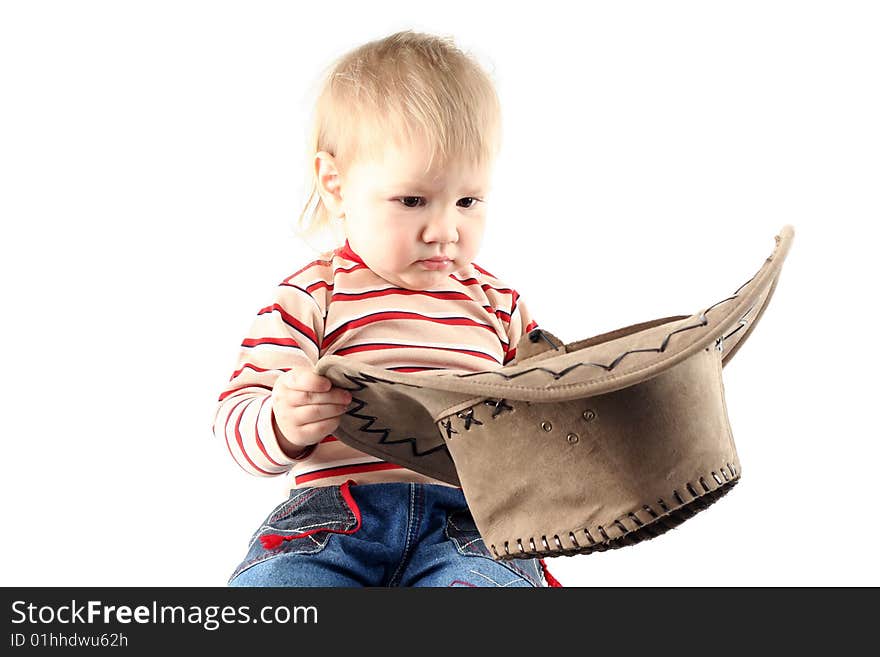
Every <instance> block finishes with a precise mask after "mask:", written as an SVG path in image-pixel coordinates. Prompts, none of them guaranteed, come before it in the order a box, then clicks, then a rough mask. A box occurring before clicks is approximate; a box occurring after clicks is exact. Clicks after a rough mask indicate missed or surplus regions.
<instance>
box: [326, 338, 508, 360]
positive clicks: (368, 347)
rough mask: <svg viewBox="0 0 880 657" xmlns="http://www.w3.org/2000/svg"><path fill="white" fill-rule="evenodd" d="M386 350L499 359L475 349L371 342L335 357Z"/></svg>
mask: <svg viewBox="0 0 880 657" xmlns="http://www.w3.org/2000/svg"><path fill="white" fill-rule="evenodd" d="M385 349H418V350H420V351H424V350H427V349H433V350H435V351H451V352H453V353H456V354H463V355H465V356H474V357H476V358H484V359H486V360H490V361H492V362H493V363H497V362H498V359H497V358H494V357H493V356H490V355H489V354H486V353H483V352H482V351H475V350H473V349H454V348H452V347H435V346H430V345H422V344H413V345H410V344H391V343H388V342H370V343H366V344H361V345H354V346H352V347H344V348H343V349H340V350H338V351H334V352H333V355H334V356H347V355H348V354H356V353H361V352H364V351H382V350H385Z"/></svg>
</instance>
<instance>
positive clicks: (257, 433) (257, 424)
mask: <svg viewBox="0 0 880 657" xmlns="http://www.w3.org/2000/svg"><path fill="white" fill-rule="evenodd" d="M269 399H271V397H266V398H265V399H264V400H263V401H262V403H261V404H260V409H259V410H258V411H257V419H256V420H254V435H255V436H256V438H257V446H258V447H259V448H260V451H261V452H263V456H265V457H266V458H267V459H268V460H269V462H271V463H272V465H277V466H278V467H279V468H284V467H287V466H285V465H284V464H283V463H279V462H278V461H276V460H275V459H273V458H272V457H271V456H269V452H267V451H266V447H265V445H263V440H262V438H260V413H262V412H263V406H265V405H266V402H267V401H269Z"/></svg>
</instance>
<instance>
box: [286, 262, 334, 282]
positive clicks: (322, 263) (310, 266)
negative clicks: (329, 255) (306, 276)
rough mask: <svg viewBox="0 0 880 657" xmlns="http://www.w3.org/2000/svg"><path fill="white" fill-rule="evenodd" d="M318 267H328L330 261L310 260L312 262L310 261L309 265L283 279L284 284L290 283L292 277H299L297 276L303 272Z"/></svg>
mask: <svg viewBox="0 0 880 657" xmlns="http://www.w3.org/2000/svg"><path fill="white" fill-rule="evenodd" d="M318 265H324V266H325V267H326V266H329V265H330V260H312V261H311V262H310V263H309V264H307V265H306V266H305V267H303V268H302V269H300V270H299V271H295V272H293V273H292V274H291V275H290V276H288V277H287V278H285V279H284V282H285V283H289V282H290V281H291V279H293V278H294V277H296V276H299V275H300V274H302V273H303V272H304V271H308V270H309V269H311V268H312V267H317V266H318Z"/></svg>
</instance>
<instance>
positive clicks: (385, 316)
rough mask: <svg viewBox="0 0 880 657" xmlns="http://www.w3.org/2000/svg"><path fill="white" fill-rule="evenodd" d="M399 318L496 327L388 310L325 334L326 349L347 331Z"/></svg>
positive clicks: (452, 318)
mask: <svg viewBox="0 0 880 657" xmlns="http://www.w3.org/2000/svg"><path fill="white" fill-rule="evenodd" d="M399 320H419V321H423V322H433V323H434V324H443V325H445V326H476V327H478V328H482V329H486V330H487V331H490V332H492V333H495V329H494V328H492V327H491V326H489V325H488V324H481V323H480V322H477V321H475V320H473V319H470V318H469V317H426V316H425V315H421V314H419V313H413V312H406V311H402V310H400V311H396V310H395V311H387V312H378V313H373V314H371V315H367V316H366V317H359V318H358V319H353V320H351V321H350V322H346V323H345V324H343V325H342V326H340V327H339V328H337V329H336V330H335V331H333V332H332V333H330V334H328V335H325V336H324V343H323V344H324V349H327V348H328V347H329V346H330V345H331V344H333V342H334V341H335V340H336V339H337V338H338V337H339V336H341V335H342V334H343V333H345V332H346V331H351V330H353V329H356V328H358V327H361V326H369V325H370V324H375V323H377V322H381V321H399Z"/></svg>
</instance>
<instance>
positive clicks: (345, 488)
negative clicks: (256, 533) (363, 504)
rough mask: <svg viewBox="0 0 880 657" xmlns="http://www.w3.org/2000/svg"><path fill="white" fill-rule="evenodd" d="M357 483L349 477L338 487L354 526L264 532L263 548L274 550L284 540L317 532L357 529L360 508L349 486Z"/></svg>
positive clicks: (352, 531) (353, 531)
mask: <svg viewBox="0 0 880 657" xmlns="http://www.w3.org/2000/svg"><path fill="white" fill-rule="evenodd" d="M355 485H357V484H356V483H355V482H354V480H352V479H349V480H348V481H346V482H345V483H344V484H342V485H341V486H340V487H339V492H340V493H342V498H343V499H344V500H345V503H346V504H348V508H349V509H350V510H351V512H352V513H354V517H355V520H356V521H357V522H356V523H355V526H354V527H352V528H351V529H330V528H328V527H319V528H317V529H310V530H309V531H307V532H302V533H300V534H287V535H284V534H264V535H263V536H260V543H261V544H262V546H263V548H265V549H266V550H274V549H275V548H277V547H278V546H279V545H281V544H282V543H283V542H284V541H292V540H294V539H296V538H304V537H306V536H311V535H312V534H317V533H318V532H331V533H333V534H354V533H355V532H356V531H357V530H359V529H360V528H361V510H360V508H359V507H358V505H357V503H356V502H355V501H354V498H353V497H352V496H351V491H350V490H349V488H350V487H351V486H355Z"/></svg>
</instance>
